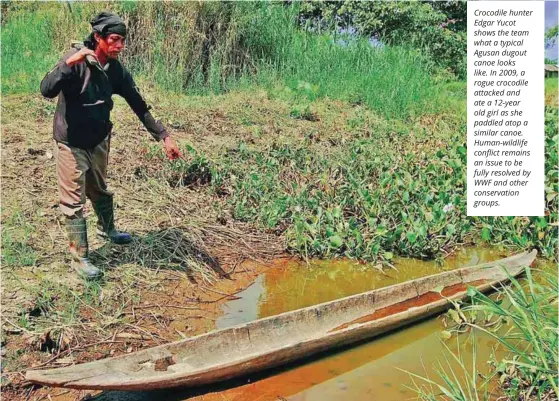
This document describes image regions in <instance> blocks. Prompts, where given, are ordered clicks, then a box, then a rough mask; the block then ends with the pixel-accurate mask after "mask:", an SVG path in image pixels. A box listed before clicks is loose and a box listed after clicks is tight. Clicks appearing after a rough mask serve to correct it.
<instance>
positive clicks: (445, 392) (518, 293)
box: [412, 268, 559, 401]
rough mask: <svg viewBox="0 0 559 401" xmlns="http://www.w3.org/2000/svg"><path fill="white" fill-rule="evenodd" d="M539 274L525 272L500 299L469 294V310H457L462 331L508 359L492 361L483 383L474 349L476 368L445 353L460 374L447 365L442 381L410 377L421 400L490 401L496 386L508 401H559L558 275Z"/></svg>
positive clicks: (440, 373)
mask: <svg viewBox="0 0 559 401" xmlns="http://www.w3.org/2000/svg"><path fill="white" fill-rule="evenodd" d="M537 275H538V279H535V278H534V276H533V273H532V270H531V269H530V268H526V280H525V281H519V280H517V279H515V278H511V285H510V286H503V287H501V288H500V289H499V290H498V296H497V297H488V296H486V295H484V294H482V293H480V292H478V291H477V290H475V289H474V288H471V289H469V294H470V295H471V297H472V298H471V300H472V303H471V305H467V306H462V307H460V305H457V308H458V309H457V310H461V311H462V313H461V316H464V320H463V321H462V322H461V324H460V326H461V327H464V326H465V327H468V328H469V329H470V330H472V332H473V333H474V335H475V333H479V334H481V335H484V336H489V337H490V338H492V339H493V340H494V341H495V342H496V343H497V344H498V345H499V346H500V347H501V348H502V349H503V350H504V355H505V357H504V358H502V359H496V358H494V359H492V360H490V361H489V362H490V363H491V366H493V370H492V372H490V373H489V374H488V375H487V376H486V377H485V380H483V381H480V380H479V379H478V378H477V376H478V375H477V373H476V364H477V363H479V360H478V359H477V356H476V354H475V347H474V358H473V364H472V368H469V367H467V366H466V364H465V362H464V360H463V359H462V358H461V356H460V355H459V354H458V355H456V354H454V353H452V352H451V351H450V350H449V349H448V348H447V349H446V355H445V357H446V358H452V359H454V361H455V362H456V363H455V365H457V366H458V371H459V372H455V369H453V368H452V366H450V365H449V364H447V366H446V367H445V368H442V365H441V368H440V369H438V371H437V375H438V378H427V377H422V376H419V375H417V374H412V377H413V378H414V379H415V380H418V379H419V380H418V381H414V383H415V387H414V388H415V390H416V392H417V394H418V396H419V397H420V399H421V400H425V401H434V400H453V401H454V400H456V401H458V400H460V401H481V400H483V401H489V400H491V399H493V398H491V393H492V390H493V389H494V388H495V386H497V387H499V388H500V390H501V392H502V393H503V394H504V395H505V397H506V399H507V400H543V399H547V400H551V399H554V400H556V399H558V398H559V387H558V368H559V356H558V354H557V346H558V345H559V337H558V332H557V323H558V321H557V299H558V298H557V297H558V295H559V292H558V291H559V289H558V284H557V276H556V275H555V274H553V273H550V272H542V271H538V272H537ZM455 313H456V312H455ZM467 316H470V317H469V318H468V317H467ZM457 330H460V327H458V328H457ZM474 343H475V342H474Z"/></svg>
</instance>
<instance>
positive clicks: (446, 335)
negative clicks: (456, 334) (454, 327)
mask: <svg viewBox="0 0 559 401" xmlns="http://www.w3.org/2000/svg"><path fill="white" fill-rule="evenodd" d="M441 337H442V338H444V339H445V340H448V339H449V338H450V337H452V333H451V332H450V331H448V330H443V331H441Z"/></svg>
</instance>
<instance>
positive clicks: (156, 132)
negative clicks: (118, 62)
mask: <svg viewBox="0 0 559 401" xmlns="http://www.w3.org/2000/svg"><path fill="white" fill-rule="evenodd" d="M122 70H123V77H122V81H121V86H120V90H119V93H118V94H119V95H121V96H122V97H123V98H124V99H125V100H126V102H127V103H128V105H129V106H130V108H131V109H132V110H133V111H134V113H136V115H137V116H138V118H139V119H140V121H141V122H142V124H144V127H146V129H147V130H148V131H149V133H150V134H151V135H152V136H153V137H154V138H155V139H156V140H158V141H160V140H162V139H165V138H166V137H168V136H169V133H168V132H167V130H166V129H165V127H164V126H163V124H162V123H161V121H156V120H155V119H154V118H153V116H152V115H151V113H150V112H149V109H150V107H149V106H148V105H147V103H146V101H145V100H144V98H143V97H142V95H141V94H140V92H139V91H138V88H137V87H136V83H135V82H134V79H133V78H132V75H131V74H130V73H129V72H128V71H127V70H126V69H125V68H124V67H122Z"/></svg>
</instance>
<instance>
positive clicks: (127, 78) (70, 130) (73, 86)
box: [41, 49, 168, 149]
mask: <svg viewBox="0 0 559 401" xmlns="http://www.w3.org/2000/svg"><path fill="white" fill-rule="evenodd" d="M77 52H78V50H77V49H72V50H70V51H69V52H68V53H66V54H65V55H64V57H63V58H62V59H61V60H60V61H59V62H58V63H57V64H56V66H55V67H54V68H53V69H52V70H51V71H50V72H49V73H47V74H46V75H45V77H44V78H43V80H42V81H41V93H42V94H43V96H45V97H48V98H54V97H56V96H58V104H57V106H56V112H55V114H54V127H53V129H54V135H53V136H54V139H55V140H57V141H59V142H63V143H66V144H68V145H70V146H75V147H78V148H82V149H91V148H94V147H95V146H97V145H98V144H100V143H101V142H102V141H103V140H104V139H105V138H106V137H107V135H109V133H110V132H111V129H112V123H111V121H110V114H111V110H112V108H113V100H112V95H113V94H117V95H120V96H122V97H123V98H124V99H125V100H126V101H127V103H128V104H129V105H130V107H131V108H132V110H133V111H134V113H136V115H137V116H138V118H139V119H140V121H142V123H143V124H144V126H145V127H146V129H147V130H148V131H149V132H150V133H151V135H152V136H153V137H154V138H155V139H156V140H161V139H163V138H165V137H166V136H168V133H167V132H166V130H165V128H164V127H163V125H162V124H161V122H160V121H155V120H154V118H153V116H152V115H151V113H150V112H149V109H150V107H149V106H148V105H147V104H146V102H145V100H144V99H143V97H142V95H141V94H140V93H139V91H138V88H137V87H136V84H135V83H134V80H133V79H132V75H130V73H129V72H128V71H127V70H126V68H124V66H123V65H122V64H121V63H120V61H118V60H116V59H110V60H109V61H108V62H107V64H106V65H105V67H104V68H103V70H101V68H102V67H100V66H99V68H97V67H95V66H91V67H90V66H88V65H87V64H86V63H85V62H84V63H79V64H75V65H73V66H71V67H70V66H69V65H68V64H66V60H67V59H68V58H69V57H70V56H72V55H73V54H75V53H77Z"/></svg>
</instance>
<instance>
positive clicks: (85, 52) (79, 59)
mask: <svg viewBox="0 0 559 401" xmlns="http://www.w3.org/2000/svg"><path fill="white" fill-rule="evenodd" d="M86 57H93V59H94V60H95V61H96V62H97V63H98V62H99V60H98V59H97V55H96V54H95V52H94V51H93V50H91V49H88V48H87V47H84V48H82V49H81V50H80V51H79V52H77V53H75V54H73V55H71V56H70V57H68V59H67V60H66V64H68V65H69V66H70V67H71V66H73V65H76V64H80V63H83V62H84V61H85V58H86Z"/></svg>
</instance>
